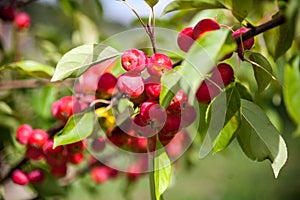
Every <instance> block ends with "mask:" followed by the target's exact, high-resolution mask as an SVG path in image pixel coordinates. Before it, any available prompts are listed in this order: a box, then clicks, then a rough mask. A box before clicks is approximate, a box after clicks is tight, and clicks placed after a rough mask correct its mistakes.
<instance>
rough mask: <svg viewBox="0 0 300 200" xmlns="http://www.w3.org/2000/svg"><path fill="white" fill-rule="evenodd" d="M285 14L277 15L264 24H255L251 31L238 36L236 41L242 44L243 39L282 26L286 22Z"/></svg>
mask: <svg viewBox="0 0 300 200" xmlns="http://www.w3.org/2000/svg"><path fill="white" fill-rule="evenodd" d="M285 21H286V20H285V16H284V15H281V16H279V17H276V18H274V19H272V20H270V21H268V22H266V23H264V24H262V25H259V26H253V27H252V28H251V29H250V30H249V31H247V32H246V33H244V34H242V35H241V37H236V38H235V42H236V43H237V44H241V43H242V41H246V40H248V39H250V38H252V37H254V36H256V35H258V34H260V33H263V32H265V31H268V30H270V29H272V28H274V27H277V26H280V25H281V24H283V23H285Z"/></svg>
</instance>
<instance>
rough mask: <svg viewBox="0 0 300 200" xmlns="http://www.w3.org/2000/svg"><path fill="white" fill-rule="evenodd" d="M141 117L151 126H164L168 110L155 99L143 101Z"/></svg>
mask: <svg viewBox="0 0 300 200" xmlns="http://www.w3.org/2000/svg"><path fill="white" fill-rule="evenodd" d="M140 117H141V119H142V120H143V121H144V122H146V123H147V124H150V126H151V128H155V129H157V128H162V126H163V124H164V123H165V121H166V112H165V110H164V109H163V108H162V107H161V106H160V105H159V103H158V102H155V101H146V102H144V103H142V105H141V107H140Z"/></svg>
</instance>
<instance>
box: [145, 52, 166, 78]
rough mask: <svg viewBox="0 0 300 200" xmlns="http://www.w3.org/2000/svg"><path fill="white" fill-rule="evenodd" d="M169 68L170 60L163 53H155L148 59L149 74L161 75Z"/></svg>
mask: <svg viewBox="0 0 300 200" xmlns="http://www.w3.org/2000/svg"><path fill="white" fill-rule="evenodd" d="M171 69H172V61H171V59H170V58H169V57H168V56H167V55H165V54H161V53H156V54H153V55H152V56H151V57H150V58H149V59H148V65H147V71H148V72H149V74H150V75H153V76H158V77H161V76H162V75H163V74H164V73H166V72H167V71H170V70H171Z"/></svg>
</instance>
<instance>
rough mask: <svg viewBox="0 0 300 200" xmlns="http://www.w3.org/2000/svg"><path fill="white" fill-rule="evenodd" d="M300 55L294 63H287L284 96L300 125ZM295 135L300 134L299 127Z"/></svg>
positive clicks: (292, 114)
mask: <svg viewBox="0 0 300 200" xmlns="http://www.w3.org/2000/svg"><path fill="white" fill-rule="evenodd" d="M299 63H300V56H297V57H296V58H295V59H294V60H293V62H292V65H289V64H286V66H285V78H284V86H285V87H284V90H283V97H284V102H285V105H286V109H287V111H288V113H289V115H290V116H291V118H292V119H293V121H294V122H295V123H297V124H298V127H300V123H299V122H300V109H299V102H300V72H299ZM295 135H297V136H299V135H300V129H299V128H298V129H297V131H296V132H295Z"/></svg>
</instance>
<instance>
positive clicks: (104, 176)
mask: <svg viewBox="0 0 300 200" xmlns="http://www.w3.org/2000/svg"><path fill="white" fill-rule="evenodd" d="M91 176H92V179H93V180H94V181H95V182H97V183H104V182H105V181H107V180H108V179H109V177H110V170H109V169H108V168H107V167H106V166H97V167H94V168H93V169H92V171H91Z"/></svg>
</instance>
